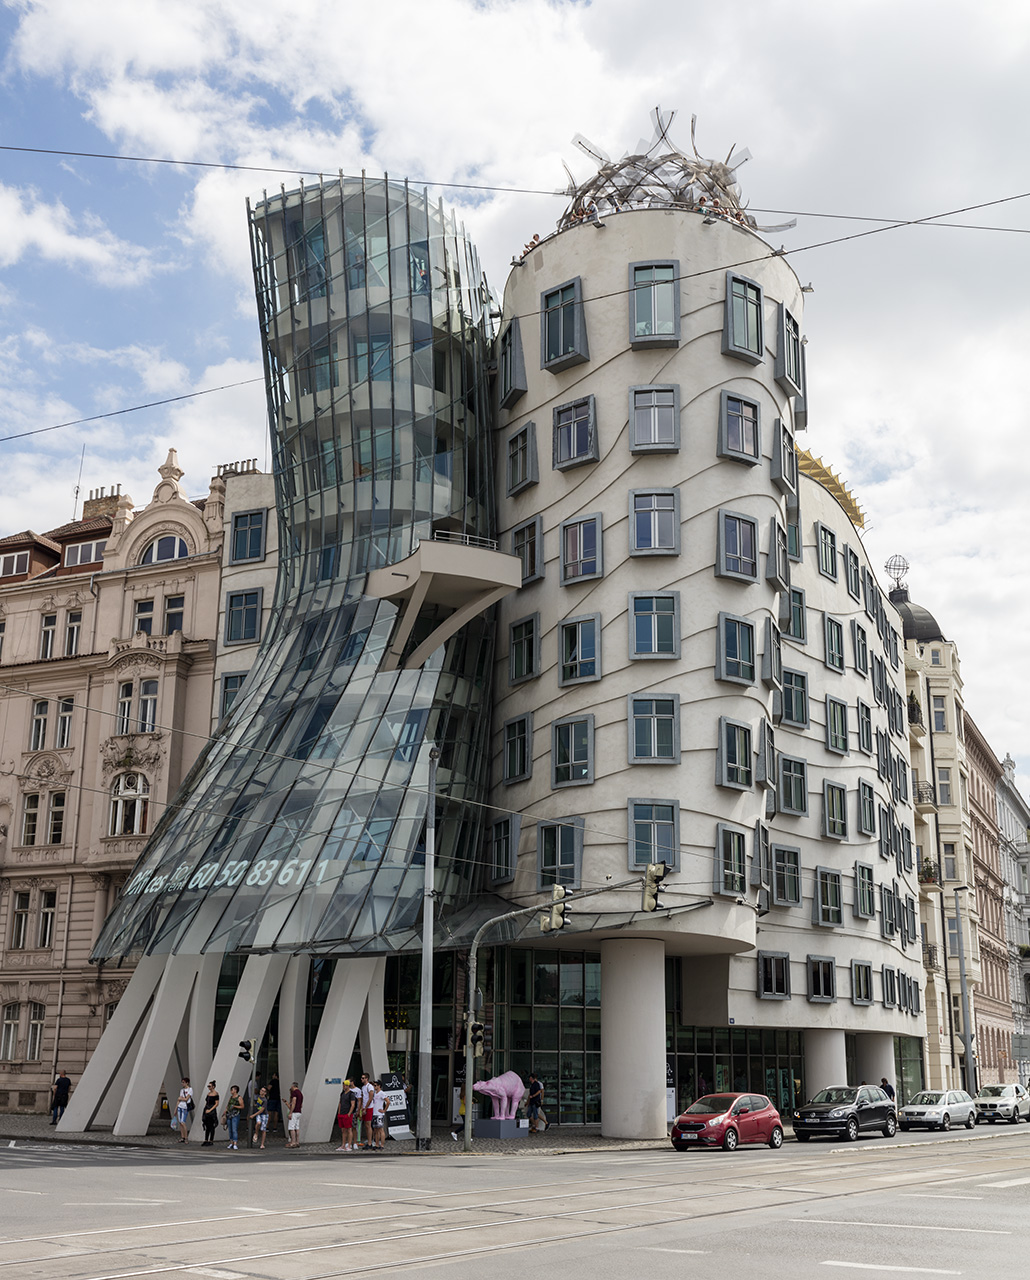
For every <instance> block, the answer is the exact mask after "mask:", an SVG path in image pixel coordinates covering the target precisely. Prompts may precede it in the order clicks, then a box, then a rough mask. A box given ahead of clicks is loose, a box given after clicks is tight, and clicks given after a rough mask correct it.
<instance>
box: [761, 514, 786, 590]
mask: <svg viewBox="0 0 1030 1280" xmlns="http://www.w3.org/2000/svg"><path fill="white" fill-rule="evenodd" d="M765 578H766V581H767V582H771V583H772V584H773V586H774V587H776V589H777V590H778V591H788V590H789V589H790V559H789V557H788V556H787V530H786V529H785V528H784V527H783V525H782V524H780V522H779V520H777V519H776V517H775V516H774V517H773V518H772V520H771V521H770V522H769V554H768V555H767V556H766V562H765Z"/></svg>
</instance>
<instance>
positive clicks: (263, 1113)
mask: <svg viewBox="0 0 1030 1280" xmlns="http://www.w3.org/2000/svg"><path fill="white" fill-rule="evenodd" d="M250 1118H251V1120H253V1121H254V1141H255V1142H257V1137H258V1134H259V1133H260V1134H261V1150H262V1151H264V1149H265V1138H266V1137H267V1135H268V1090H267V1089H266V1088H265V1086H264V1085H262V1086H261V1089H260V1090H259V1092H258V1096H257V1101H256V1102H255V1103H254V1110H253V1111H252V1112H251V1113H250Z"/></svg>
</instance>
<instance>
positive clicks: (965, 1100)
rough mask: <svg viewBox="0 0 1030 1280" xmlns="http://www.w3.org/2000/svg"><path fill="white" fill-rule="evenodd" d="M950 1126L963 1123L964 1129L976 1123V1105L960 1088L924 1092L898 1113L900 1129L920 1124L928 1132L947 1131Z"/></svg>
mask: <svg viewBox="0 0 1030 1280" xmlns="http://www.w3.org/2000/svg"><path fill="white" fill-rule="evenodd" d="M953 1124H964V1125H965V1126H966V1128H967V1129H972V1127H973V1125H974V1124H976V1104H975V1103H974V1101H973V1099H972V1098H971V1097H970V1096H969V1094H968V1093H964V1092H963V1091H962V1090H961V1089H946V1090H943V1091H942V1090H938V1089H924V1090H923V1092H922V1093H917V1094H916V1096H915V1097H914V1098H913V1099H912V1101H911V1102H906V1103H905V1105H904V1106H903V1107H902V1108H901V1110H900V1111H899V1112H898V1127H899V1128H901V1129H915V1128H919V1127H922V1126H923V1125H925V1126H926V1127H927V1128H928V1129H950V1128H951V1126H952V1125H953Z"/></svg>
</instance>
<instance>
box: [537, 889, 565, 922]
mask: <svg viewBox="0 0 1030 1280" xmlns="http://www.w3.org/2000/svg"><path fill="white" fill-rule="evenodd" d="M567 910H568V903H567V902H566V901H565V888H564V886H563V885H560V884H552V885H551V909H550V911H545V912H543V914H542V915H541V916H540V931H541V933H551V932H553V931H554V930H557V929H564V928H565V912H566V911H567Z"/></svg>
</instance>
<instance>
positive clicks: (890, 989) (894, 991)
mask: <svg viewBox="0 0 1030 1280" xmlns="http://www.w3.org/2000/svg"><path fill="white" fill-rule="evenodd" d="M881 974H882V981H883V1007H884V1008H885V1009H893V1008H894V1007H895V1006H896V1005H897V1003H898V973H897V970H896V969H891V968H890V967H889V966H887V965H884V966H883V969H882V970H881Z"/></svg>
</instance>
